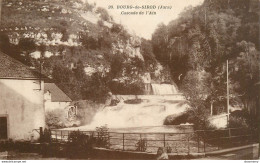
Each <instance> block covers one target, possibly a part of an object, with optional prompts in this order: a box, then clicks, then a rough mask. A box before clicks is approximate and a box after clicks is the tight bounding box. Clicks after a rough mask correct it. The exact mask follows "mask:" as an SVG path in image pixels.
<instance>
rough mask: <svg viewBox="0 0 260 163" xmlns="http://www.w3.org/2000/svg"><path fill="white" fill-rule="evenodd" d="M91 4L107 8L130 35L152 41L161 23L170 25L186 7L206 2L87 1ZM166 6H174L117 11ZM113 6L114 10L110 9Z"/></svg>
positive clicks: (153, 0)
mask: <svg viewBox="0 0 260 163" xmlns="http://www.w3.org/2000/svg"><path fill="white" fill-rule="evenodd" d="M87 1H88V2H89V3H94V2H96V4H97V6H100V7H103V8H106V9H107V10H108V12H109V13H110V15H112V16H113V18H114V20H115V21H116V22H117V23H121V24H122V25H124V26H125V27H126V28H127V29H128V30H129V31H130V33H135V34H136V35H138V36H141V37H143V38H146V39H151V36H152V33H153V32H154V30H155V29H156V27H157V25H158V24H160V23H164V24H166V25H167V24H168V23H169V22H170V21H171V20H174V19H176V18H178V15H179V14H180V13H181V11H183V9H184V8H185V7H188V6H193V7H195V6H197V5H200V4H202V2H203V1H204V0H87ZM131 4H132V5H139V6H140V5H156V6H158V5H166V6H172V9H171V10H158V9H156V10H135V9H132V10H126V9H125V10H122V9H115V8H116V6H117V5H131ZM109 5H113V6H114V9H108V6H109ZM122 11H126V12H127V11H156V15H121V12H122Z"/></svg>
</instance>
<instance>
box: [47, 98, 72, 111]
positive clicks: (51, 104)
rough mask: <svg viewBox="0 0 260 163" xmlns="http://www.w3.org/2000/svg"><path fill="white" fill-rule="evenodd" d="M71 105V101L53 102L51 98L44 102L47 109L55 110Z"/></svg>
mask: <svg viewBox="0 0 260 163" xmlns="http://www.w3.org/2000/svg"><path fill="white" fill-rule="evenodd" d="M69 105H70V102H51V101H50V100H46V101H45V102H44V107H45V111H46V112H48V111H53V110H56V109H65V108H66V107H67V106H69Z"/></svg>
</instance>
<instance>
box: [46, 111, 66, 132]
mask: <svg viewBox="0 0 260 163" xmlns="http://www.w3.org/2000/svg"><path fill="white" fill-rule="evenodd" d="M45 117H46V119H45V121H46V124H47V126H48V128H63V127H65V121H66V119H65V113H64V110H62V109H55V110H53V111H47V112H46V115H45Z"/></svg>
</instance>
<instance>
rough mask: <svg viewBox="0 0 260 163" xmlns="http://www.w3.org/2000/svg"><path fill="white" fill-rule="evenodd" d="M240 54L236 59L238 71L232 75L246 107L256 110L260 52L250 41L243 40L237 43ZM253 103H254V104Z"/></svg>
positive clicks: (252, 110) (236, 89)
mask: <svg viewBox="0 0 260 163" xmlns="http://www.w3.org/2000/svg"><path fill="white" fill-rule="evenodd" d="M237 48H238V49H239V51H240V52H239V56H238V57H237V58H236V59H235V66H236V69H237V70H236V71H234V72H232V74H231V77H232V79H233V80H235V81H236V83H237V84H238V85H237V86H236V88H235V91H236V92H237V93H238V94H239V97H240V98H241V100H242V102H243V105H244V109H246V110H248V111H249V112H250V113H255V112H256V103H255V102H256V101H257V98H258V97H259V90H258V89H257V87H256V85H255V84H256V83H257V82H259V58H260V52H259V51H257V50H256V48H255V45H254V44H253V43H250V42H246V41H241V42H239V43H237ZM252 103H253V104H252Z"/></svg>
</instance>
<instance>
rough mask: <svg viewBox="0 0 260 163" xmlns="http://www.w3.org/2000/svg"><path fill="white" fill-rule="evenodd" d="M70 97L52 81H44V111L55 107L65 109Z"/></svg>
mask: <svg viewBox="0 0 260 163" xmlns="http://www.w3.org/2000/svg"><path fill="white" fill-rule="evenodd" d="M71 101H72V100H71V99H70V98H69V97H68V96H67V95H66V94H65V93H64V92H63V91H62V90H61V89H60V88H59V87H58V86H57V85H56V84H54V83H44V107H45V112H48V111H53V110H55V109H63V110H64V109H65V108H67V107H68V106H69V105H70V103H71Z"/></svg>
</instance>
